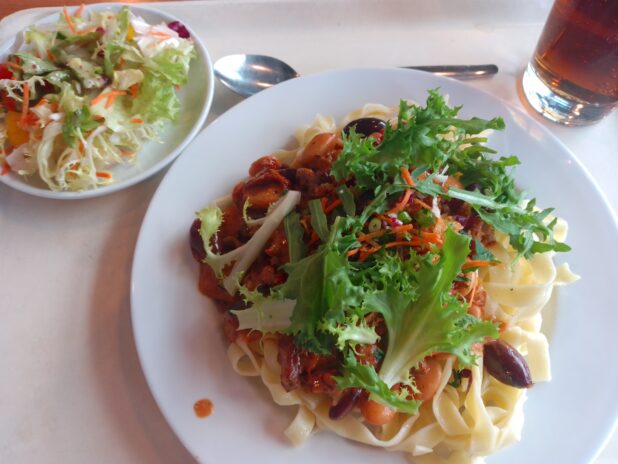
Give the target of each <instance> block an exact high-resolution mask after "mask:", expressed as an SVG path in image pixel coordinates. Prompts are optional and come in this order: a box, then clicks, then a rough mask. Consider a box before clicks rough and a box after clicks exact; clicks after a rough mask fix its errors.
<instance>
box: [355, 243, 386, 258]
mask: <svg viewBox="0 0 618 464" xmlns="http://www.w3.org/2000/svg"><path fill="white" fill-rule="evenodd" d="M381 249H382V247H381V246H380V245H378V244H377V243H375V242H373V244H372V247H371V248H369V247H368V246H363V247H361V248H360V256H359V258H358V260H359V261H360V262H361V263H362V262H363V261H365V260H366V259H367V258H369V256H371V255H372V254H374V253H375V252H377V251H380V250H381Z"/></svg>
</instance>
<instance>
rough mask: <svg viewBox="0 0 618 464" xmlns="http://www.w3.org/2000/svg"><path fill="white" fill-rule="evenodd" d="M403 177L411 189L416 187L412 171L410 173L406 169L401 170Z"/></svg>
mask: <svg viewBox="0 0 618 464" xmlns="http://www.w3.org/2000/svg"><path fill="white" fill-rule="evenodd" d="M401 177H403V180H405V181H406V184H408V185H409V186H410V187H414V186H415V185H416V184H415V183H414V180H413V179H412V176H411V175H410V171H408V170H407V169H406V168H401Z"/></svg>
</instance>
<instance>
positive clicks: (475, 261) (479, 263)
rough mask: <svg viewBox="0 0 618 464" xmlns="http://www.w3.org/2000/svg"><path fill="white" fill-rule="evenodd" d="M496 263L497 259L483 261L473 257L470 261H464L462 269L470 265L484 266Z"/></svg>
mask: <svg viewBox="0 0 618 464" xmlns="http://www.w3.org/2000/svg"><path fill="white" fill-rule="evenodd" d="M496 264H498V262H497V261H484V260H482V259H473V260H471V261H468V262H465V263H464V264H463V266H461V268H462V269H469V268H471V267H485V266H495V265H496Z"/></svg>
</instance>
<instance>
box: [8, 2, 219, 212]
mask: <svg viewBox="0 0 618 464" xmlns="http://www.w3.org/2000/svg"><path fill="white" fill-rule="evenodd" d="M124 6H127V5H124V4H119V3H110V4H98V5H90V6H87V7H86V8H85V12H84V13H85V14H87V12H88V11H93V10H94V11H113V12H116V11H119V10H120V9H121V8H122V7H124ZM74 8H75V7H71V9H74ZM130 9H131V11H132V12H133V13H134V14H135V15H137V16H141V17H142V18H144V20H146V21H147V22H148V23H149V24H160V23H162V22H164V23H166V24H167V23H170V22H172V21H177V18H175V17H174V16H172V15H170V14H168V13H164V12H162V11H159V10H156V9H153V8H144V7H141V6H140V7H138V6H133V5H130ZM71 11H72V10H71ZM59 14H61V10H59V12H58V13H54V14H51V15H48V16H46V17H44V18H42V19H41V20H40V21H37V22H36V23H35V24H36V25H44V24H53V23H55V22H56V21H57V20H58V15H59ZM183 24H184V23H183ZM184 25H185V27H186V28H187V30H188V31H189V33H190V34H191V39H192V40H193V43H194V45H195V52H196V57H195V59H194V60H193V61H192V63H191V68H190V70H189V78H188V82H187V84H186V85H184V86H183V87H182V88H181V89H180V90H179V91H178V97H179V99H180V107H181V110H180V112H179V115H178V118H177V119H176V121H174V122H169V123H167V124H165V126H164V128H163V130H162V131H161V132H160V134H159V141H158V142H157V141H154V142H148V143H145V144H144V146H143V147H142V149H141V150H140V151H139V152H138V153H137V155H136V157H135V159H134V160H133V161H130V162H127V163H125V164H122V165H117V166H114V167H112V168H109V169H107V170H108V171H110V172H112V173H113V176H114V182H113V183H111V184H109V185H104V186H100V187H97V188H94V189H90V190H84V191H79V192H73V191H53V190H50V189H49V187H48V186H47V185H46V184H45V182H43V181H42V180H41V179H40V178H39V177H38V175H37V174H34V175H32V176H29V177H24V176H20V175H18V174H17V173H14V172H12V171H11V172H9V173H7V174H5V175H3V176H0V182H3V183H4V184H6V185H8V186H10V187H12V188H14V189H16V190H20V191H22V192H24V193H28V194H31V195H36V196H39V197H45V198H54V199H59V200H72V199H82V198H92V197H98V196H101V195H107V194H110V193H114V192H117V191H119V190H122V189H125V188H127V187H130V186H132V185H135V184H137V183H138V182H141V181H143V180H145V179H147V178H148V177H150V176H152V175H153V174H156V173H157V172H159V171H161V170H162V169H163V168H165V167H166V166H168V165H169V164H170V163H171V162H172V161H174V159H176V157H177V156H178V155H180V153H181V152H182V151H183V149H184V148H185V147H186V146H187V145H188V144H189V142H190V141H191V140H192V139H193V138H194V137H195V136H196V135H197V133H198V132H199V131H200V129H201V128H202V126H203V125H204V121H206V117H207V116H208V112H209V111H210V107H211V105H212V100H213V95H214V88H215V85H214V83H215V82H214V80H215V78H214V71H213V64H212V60H211V58H210V54H209V53H208V50H207V49H206V46H205V45H204V44H203V42H202V41H201V40H200V38H199V37H198V36H197V34H195V32H194V31H192V30H191V28H190V27H189V26H188V25H186V24H184ZM21 35H22V32H20V33H19V34H17V35H16V36H14V37H13V38H11V39H10V40H8V41H6V42H4V43H2V44H0V62H3V61H5V60H6V58H7V56H8V55H9V54H10V53H12V52H14V51H15V47H17V46H19V44H20V43H21V42H22V40H21Z"/></svg>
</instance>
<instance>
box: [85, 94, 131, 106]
mask: <svg viewBox="0 0 618 464" xmlns="http://www.w3.org/2000/svg"><path fill="white" fill-rule="evenodd" d="M126 94H127V92H126V91H125V90H110V91H109V92H103V93H101V94H99V95H97V96H96V97H94V98H93V99H92V101H91V102H90V106H95V105H96V104H98V103H99V102H101V101H103V100H105V99H106V98H107V103H106V104H105V108H109V107H110V106H112V104H113V103H114V100H115V99H116V97H119V96H120V95H126ZM110 99H112V103H111V104H110V103H109V101H110Z"/></svg>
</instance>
